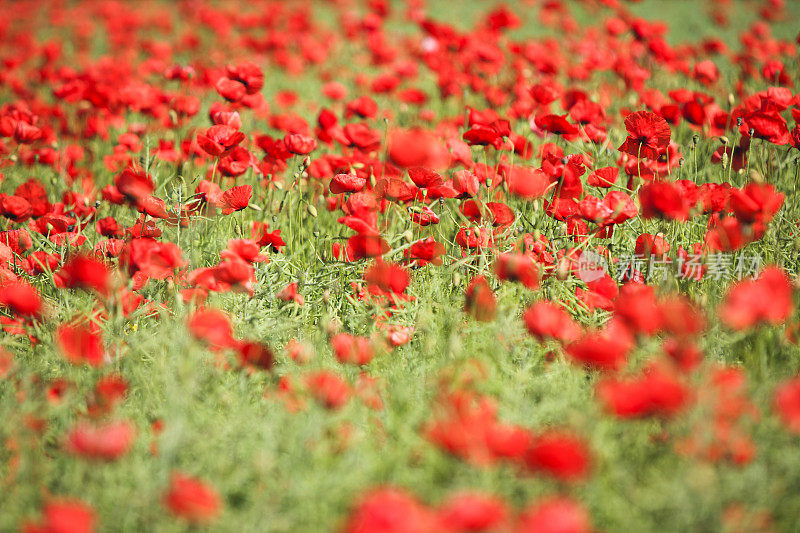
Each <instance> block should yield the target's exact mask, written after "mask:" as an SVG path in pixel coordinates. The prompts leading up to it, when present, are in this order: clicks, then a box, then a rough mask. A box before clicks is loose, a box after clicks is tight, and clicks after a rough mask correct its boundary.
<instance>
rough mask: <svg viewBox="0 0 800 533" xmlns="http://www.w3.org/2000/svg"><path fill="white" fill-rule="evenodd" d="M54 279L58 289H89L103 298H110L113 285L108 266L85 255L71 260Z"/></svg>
mask: <svg viewBox="0 0 800 533" xmlns="http://www.w3.org/2000/svg"><path fill="white" fill-rule="evenodd" d="M54 277H55V281H56V286H58V287H64V288H70V289H72V288H81V289H88V290H92V291H95V292H96V293H97V294H100V295H102V296H108V292H109V289H110V284H111V271H110V270H109V268H108V265H106V264H105V263H104V262H103V261H100V260H99V259H95V258H94V257H91V256H88V255H84V254H78V255H76V256H73V257H72V258H70V259H69V260H68V261H67V263H66V264H65V265H64V266H63V267H61V270H59V271H58V272H57V273H56V274H55V276H54Z"/></svg>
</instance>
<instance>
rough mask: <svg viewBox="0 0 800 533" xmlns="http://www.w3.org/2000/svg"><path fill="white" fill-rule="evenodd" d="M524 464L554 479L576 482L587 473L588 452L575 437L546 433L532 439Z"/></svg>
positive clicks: (584, 445)
mask: <svg viewBox="0 0 800 533" xmlns="http://www.w3.org/2000/svg"><path fill="white" fill-rule="evenodd" d="M525 464H526V466H527V467H528V468H530V469H531V470H534V471H541V472H544V473H547V474H549V475H551V476H553V477H554V478H556V479H559V480H562V481H576V480H580V479H583V478H585V477H586V476H587V475H588V473H589V466H590V465H589V450H588V449H587V447H586V444H584V442H583V440H581V439H580V438H578V437H577V436H575V435H570V434H568V433H563V432H555V431H553V432H548V433H544V434H541V435H538V436H536V437H535V438H534V440H533V442H532V443H531V444H530V447H529V448H528V450H527V451H526V453H525Z"/></svg>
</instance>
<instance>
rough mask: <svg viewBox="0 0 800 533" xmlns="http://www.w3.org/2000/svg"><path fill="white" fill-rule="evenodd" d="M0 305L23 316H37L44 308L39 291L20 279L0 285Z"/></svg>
mask: <svg viewBox="0 0 800 533" xmlns="http://www.w3.org/2000/svg"><path fill="white" fill-rule="evenodd" d="M0 307H5V308H7V309H8V310H9V311H11V312H12V313H13V314H15V315H18V316H20V317H24V318H39V317H40V316H41V315H42V310H43V308H44V306H43V303H42V298H41V296H40V295H39V292H38V291H37V290H36V289H35V288H34V287H33V286H31V285H30V284H28V283H27V282H25V281H22V280H20V281H12V282H10V283H5V284H3V285H0Z"/></svg>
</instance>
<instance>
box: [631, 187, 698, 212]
mask: <svg viewBox="0 0 800 533" xmlns="http://www.w3.org/2000/svg"><path fill="white" fill-rule="evenodd" d="M639 201H640V202H641V205H642V216H643V217H644V218H663V219H667V220H680V221H684V220H686V219H687V218H688V217H689V210H690V206H689V204H688V202H687V201H686V199H685V198H684V193H683V191H682V190H681V189H680V188H679V187H678V186H676V185H675V184H674V183H670V182H665V181H656V182H653V183H649V184H647V185H644V186H643V187H642V188H641V189H640V190H639Z"/></svg>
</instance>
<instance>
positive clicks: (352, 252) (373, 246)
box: [346, 234, 390, 261]
mask: <svg viewBox="0 0 800 533" xmlns="http://www.w3.org/2000/svg"><path fill="white" fill-rule="evenodd" d="M389 250H390V248H389V245H388V244H387V243H386V241H384V240H383V239H382V238H381V237H380V236H379V235H367V234H358V235H353V236H352V237H350V238H349V239H347V246H346V251H347V257H348V258H349V259H350V260H351V261H357V260H359V259H364V258H367V257H378V256H381V255H383V254H385V253H386V252H388V251H389Z"/></svg>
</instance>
